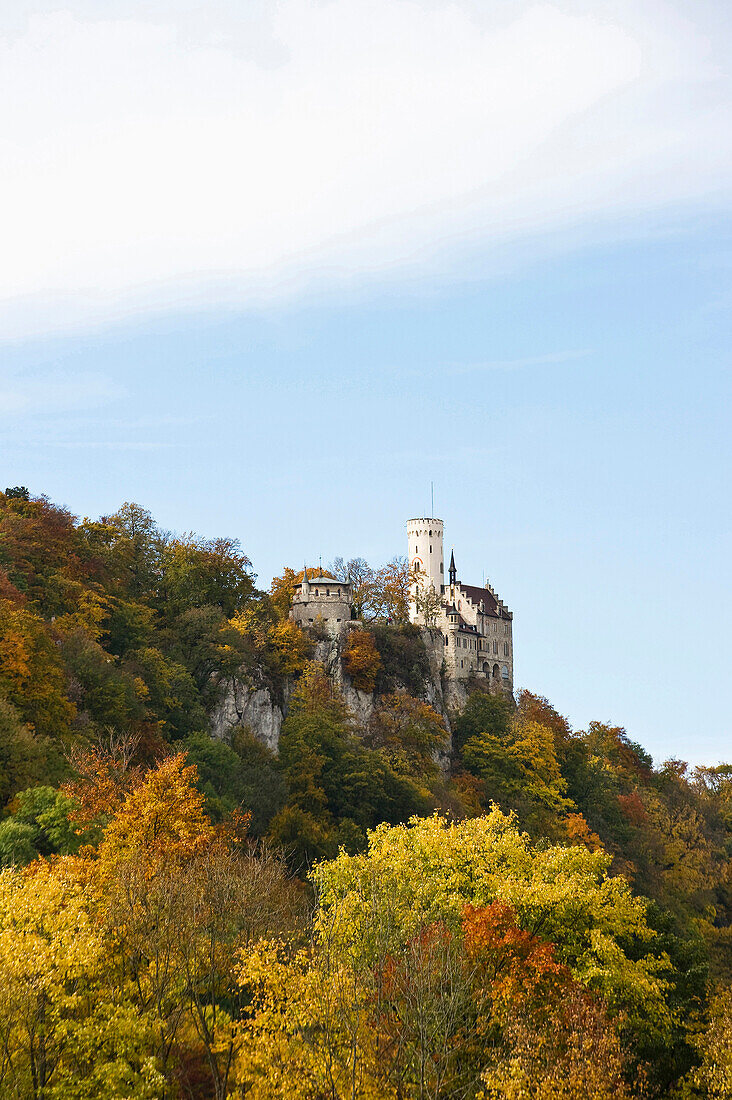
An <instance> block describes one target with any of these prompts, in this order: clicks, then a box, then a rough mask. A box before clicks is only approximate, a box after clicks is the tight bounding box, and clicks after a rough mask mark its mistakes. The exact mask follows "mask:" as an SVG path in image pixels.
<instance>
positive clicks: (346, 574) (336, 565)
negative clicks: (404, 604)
mask: <svg viewBox="0 0 732 1100" xmlns="http://www.w3.org/2000/svg"><path fill="white" fill-rule="evenodd" d="M330 571H331V573H332V574H333V576H334V577H336V578H337V579H338V580H339V581H345V582H346V583H347V584H350V586H351V594H352V598H353V613H354V616H355V617H356V618H357V619H363V620H365V621H366V622H368V621H369V620H370V619H373V617H374V615H375V614H376V607H375V603H374V597H375V585H376V573H375V571H374V570H373V569H372V568H371V566H370V565H369V563H368V562H367V561H366V560H365V559H364V558H351V559H350V561H347V562H346V561H344V560H343V558H335V559H334V561H333V562H332V563H331V565H330Z"/></svg>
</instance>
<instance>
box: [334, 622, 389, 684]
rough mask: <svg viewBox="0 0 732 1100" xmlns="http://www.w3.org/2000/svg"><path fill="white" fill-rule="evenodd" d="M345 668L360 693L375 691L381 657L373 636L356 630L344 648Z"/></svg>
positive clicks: (365, 631)
mask: <svg viewBox="0 0 732 1100" xmlns="http://www.w3.org/2000/svg"><path fill="white" fill-rule="evenodd" d="M343 667H344V668H345V670H346V672H347V673H348V675H349V676H350V677H351V680H352V681H353V686H354V687H355V688H357V689H358V690H359V691H373V690H374V687H375V686H376V676H377V673H378V671H379V669H380V668H381V657H380V656H379V651H378V649H377V648H376V642H375V641H374V636H373V634H370V633H369V632H368V631H367V630H354V631H352V633H351V634H349V636H348V641H347V642H346V644H345V646H344V648H343Z"/></svg>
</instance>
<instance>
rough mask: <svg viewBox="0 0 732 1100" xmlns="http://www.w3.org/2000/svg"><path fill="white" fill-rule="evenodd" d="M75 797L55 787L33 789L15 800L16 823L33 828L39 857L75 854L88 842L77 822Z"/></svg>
mask: <svg viewBox="0 0 732 1100" xmlns="http://www.w3.org/2000/svg"><path fill="white" fill-rule="evenodd" d="M76 808H77V805H76V802H75V801H74V799H73V798H70V797H69V796H68V795H66V794H64V792H63V791H58V790H55V789H54V788H53V787H29V788H28V790H25V791H21V793H20V794H19V795H17V796H16V798H15V799H14V801H13V817H12V820H13V821H16V822H18V823H19V824H21V825H27V826H28V827H29V828H32V829H33V844H34V845H35V848H36V849H37V851H38V853H39V855H42V856H50V855H54V854H57V853H58V854H60V855H73V854H74V853H75V852H78V850H79V847H80V846H81V844H83V843H84V842H85V841H86V839H87V838H86V836H85V835H84V833H83V832H80V831H79V830H78V829H77V827H76V825H75V824H74V822H73V815H74V811H75V810H76Z"/></svg>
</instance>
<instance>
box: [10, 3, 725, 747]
mask: <svg viewBox="0 0 732 1100" xmlns="http://www.w3.org/2000/svg"><path fill="white" fill-rule="evenodd" d="M246 12H247V14H246V18H242V17H241V15H240V13H239V12H238V11H237V9H236V6H234V5H233V4H228V3H225V2H216V3H212V4H208V5H206V6H205V8H204V6H203V5H200V4H196V3H193V2H192V0H191V2H180V3H175V4H174V3H172V2H171V3H165V2H157V3H149V4H145V5H142V4H138V3H135V2H132V0H129V2H125V0H121V2H118V3H115V4H114V5H111V4H109V5H107V4H105V3H103V2H102V0H95V2H94V3H91V0H90V2H88V3H85V2H82V0H78V2H71V0H69V2H68V3H66V4H65V5H60V4H50V3H40V2H39V3H23V2H21V3H20V4H19V5H17V6H14V10H13V14H12V19H11V18H10V16H8V15H2V16H0V62H2V63H0V73H2V74H3V75H2V76H0V85H2V88H0V90H2V91H3V93H4V96H5V101H6V102H13V104H14V107H15V109H14V111H13V112H12V113H11V114H12V117H8V118H5V119H4V120H0V147H2V148H3V150H4V153H3V156H4V158H6V165H7V166H8V167H9V170H8V171H6V172H4V173H3V183H2V184H0V189H2V190H3V191H4V201H3V203H2V209H3V210H4V211H5V214H4V218H5V226H4V228H3V239H4V241H5V242H6V247H5V248H4V258H3V260H2V262H0V363H1V364H2V366H1V367H0V461H1V463H2V471H3V473H2V475H1V476H4V478H5V481H4V484H8V485H12V484H16V483H24V484H27V485H29V486H30V488H31V489H32V490H33V491H34V492H45V493H47V494H48V495H49V496H50V497H51V498H52V499H54V500H56V501H58V502H60V503H63V504H65V505H67V506H68V507H69V508H70V509H71V510H72V511H73V512H75V513H77V514H80V515H84V514H86V515H98V514H100V513H104V512H109V511H112V510H113V509H114V508H115V507H117V506H118V505H119V504H120V503H121V502H122V501H123V500H129V499H134V500H137V501H138V502H140V503H141V504H144V505H145V506H146V507H148V508H150V510H151V511H152V512H153V513H154V514H155V516H156V517H157V518H158V520H159V522H160V523H161V524H162V525H163V526H165V527H166V528H170V529H173V530H177V531H184V530H191V529H192V530H195V531H197V532H199V533H201V534H204V535H215V534H229V535H233V536H236V537H238V538H239V539H240V540H241V543H242V546H243V547H244V549H245V550H246V552H247V553H248V554H249V556H250V557H251V558H252V561H253V563H254V568H255V570H256V572H257V574H258V575H259V580H260V583H261V584H262V585H264V586H266V585H267V584H268V583H269V580H270V578H271V576H272V575H273V573H275V572H278V571H279V570H280V569H281V567H282V565H284V564H286V563H287V564H293V565H297V564H299V563H300V562H301V561H302V560H303V559H304V558H307V559H308V560H314V559H315V558H316V557H317V556H318V555H322V557H323V560H324V562H325V561H328V560H329V559H330V558H332V557H333V556H335V555H336V554H342V555H344V556H350V555H357V554H358V555H363V556H365V557H367V558H368V559H369V560H371V561H373V562H374V563H376V564H378V563H380V562H382V561H384V560H386V559H388V558H389V557H391V556H392V555H393V554H395V553H403V552H404V551H405V533H404V523H405V521H406V519H407V518H408V517H409V516H412V515H416V514H421V513H423V512H424V511H425V510H426V509H427V507H428V505H429V486H430V481H434V482H435V510H436V512H437V513H438V514H439V515H440V516H442V518H443V519H444V520H445V523H446V543H447V545H448V546H452V545H454V546H455V553H456V559H457V563H458V568H459V572H460V574H461V576H462V578H463V579H464V580H466V581H468V582H472V583H480V581H481V580H482V578H483V576H487V577H489V578H490V580H491V582H492V583H493V585H494V586H495V587H496V589H497V590H498V592H499V593H500V594H501V595H502V597H503V598H504V600H505V601H506V602H507V603H508V605H509V606H510V607H511V608H512V609H514V611H515V613H516V622H515V637H516V675H517V682H518V684H519V685H521V686H526V687H529V688H531V689H532V690H534V691H538V692H541V693H543V694H546V695H547V696H548V697H549V698H550V699H551V700H552V702H553V703H554V704H555V705H556V706H557V707H558V709H560V710H561V711H562V712H564V713H566V714H568V716H569V717H570V719H571V720H572V721H573V723H574V724H575V725H576V726H578V727H582V726H583V725H585V724H586V723H587V722H588V721H589V720H591V719H593V718H594V719H599V720H609V721H612V722H615V723H618V724H622V725H625V726H626V727H627V729H628V731H629V733H630V734H631V736H633V737H634V738H636V739H637V740H640V741H641V742H642V743H643V744H645V745H646V746H647V747H648V748H649V750H650V751H651V752H652V753H653V755H654V758H655V759H656V760H657V761H662V760H663V759H665V758H666V757H668V756H672V755H673V756H680V757H682V758H684V759H688V760H691V761H692V762H714V761H716V760H718V759H722V758H727V759H729V758H730V757H731V756H732V744H731V743H730V737H729V723H728V717H727V707H726V690H725V689H726V685H727V683H728V681H729V673H728V669H729V665H730V657H731V656H732V655H731V653H730V644H729V623H730V621H731V620H732V616H731V615H730V612H731V611H732V607H731V606H730V603H731V601H730V568H729V561H730V550H731V549H732V548H731V547H730V520H729V515H730V442H729V408H730V400H729V399H730V385H729V356H728V352H727V349H728V348H729V335H730V333H729V328H730V324H729V304H730V298H731V295H730V280H729V271H730V236H731V235H732V234H731V232H730V220H729V210H730V190H729V182H730V175H731V174H732V173H730V164H731V161H732V158H731V157H730V149H729V141H730V132H732V127H731V126H730V122H731V121H732V120H731V119H730V111H729V106H730V101H731V99H732V97H731V96H730V74H729V70H728V68H726V66H727V64H728V62H727V58H728V52H729V45H730V37H731V36H730V21H729V18H728V17H726V16H725V14H724V12H723V11H721V9H720V6H719V5H713V4H710V5H707V4H706V3H704V2H703V0H696V2H695V3H694V4H691V3H681V2H678V3H655V2H647V3H646V2H638V0H635V2H634V3H632V4H630V3H628V4H625V3H621V2H617V3H616V2H603V3H599V2H590V0H587V2H583V0H566V2H564V0H563V2H557V3H552V4H550V3H529V2H527V3H523V2H519V0H517V2H516V3H515V4H513V5H505V4H498V3H492V2H487V3H481V4H475V5H473V4H471V3H469V2H468V0H465V2H464V3H452V4H445V3H442V2H441V0H431V2H424V3H416V2H413V0H389V2H388V3H387V2H386V0H384V2H383V3H382V2H381V0H370V2H369V3H368V4H366V3H365V2H360V0H353V2H352V0H333V2H331V3H328V2H324V3H315V2H305V0H286V2H283V3H281V4H277V5H272V4H270V5H267V4H262V5H260V4H259V3H257V2H253V3H252V4H251V6H248V7H247V9H246ZM8 96H9V97H10V98H9V99H8Z"/></svg>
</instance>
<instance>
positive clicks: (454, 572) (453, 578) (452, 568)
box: [450, 550, 457, 584]
mask: <svg viewBox="0 0 732 1100" xmlns="http://www.w3.org/2000/svg"><path fill="white" fill-rule="evenodd" d="M450 584H457V569H456V568H455V551H454V550H453V551H451V553H450Z"/></svg>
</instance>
